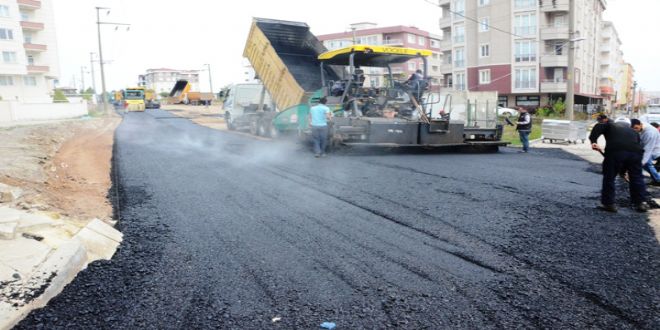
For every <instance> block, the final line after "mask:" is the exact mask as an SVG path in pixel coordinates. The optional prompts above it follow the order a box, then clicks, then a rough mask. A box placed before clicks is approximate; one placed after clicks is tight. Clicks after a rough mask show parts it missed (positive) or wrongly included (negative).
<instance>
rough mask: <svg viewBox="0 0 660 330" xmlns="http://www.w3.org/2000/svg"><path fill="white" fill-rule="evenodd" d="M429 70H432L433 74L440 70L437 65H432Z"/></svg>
mask: <svg viewBox="0 0 660 330" xmlns="http://www.w3.org/2000/svg"><path fill="white" fill-rule="evenodd" d="M431 70H433V72H438V70H440V68H439V67H438V66H437V65H433V66H431Z"/></svg>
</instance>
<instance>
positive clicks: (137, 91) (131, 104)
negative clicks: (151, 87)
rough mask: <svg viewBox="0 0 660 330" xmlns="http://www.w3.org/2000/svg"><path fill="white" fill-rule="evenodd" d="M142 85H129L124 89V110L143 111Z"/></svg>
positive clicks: (144, 106) (144, 107) (144, 105)
mask: <svg viewBox="0 0 660 330" xmlns="http://www.w3.org/2000/svg"><path fill="white" fill-rule="evenodd" d="M144 90H145V88H144V87H131V88H127V89H126V90H125V91H124V108H125V109H126V111H144V110H145V109H146V104H145V102H144Z"/></svg>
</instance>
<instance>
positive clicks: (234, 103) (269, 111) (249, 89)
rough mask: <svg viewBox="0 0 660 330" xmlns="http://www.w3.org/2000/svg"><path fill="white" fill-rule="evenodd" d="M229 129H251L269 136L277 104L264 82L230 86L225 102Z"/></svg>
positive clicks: (253, 131)
mask: <svg viewBox="0 0 660 330" xmlns="http://www.w3.org/2000/svg"><path fill="white" fill-rule="evenodd" d="M223 110H224V111H225V122H226V123H227V129H229V130H249V131H250V133H252V134H255V135H262V136H269V135H272V134H277V132H271V129H274V128H273V127H271V126H272V125H271V122H270V121H272V119H273V117H274V116H275V115H276V114H277V111H276V106H275V104H274V103H273V100H272V99H271V97H270V94H269V93H268V92H267V91H266V89H265V87H264V85H263V84H259V83H252V84H235V85H232V86H230V87H229V90H228V91H227V94H226V97H225V101H224V103H223Z"/></svg>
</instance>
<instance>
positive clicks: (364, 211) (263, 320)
mask: <svg viewBox="0 0 660 330" xmlns="http://www.w3.org/2000/svg"><path fill="white" fill-rule="evenodd" d="M115 148H116V149H115V153H114V169H115V170H116V172H117V174H118V179H117V180H116V181H115V185H116V187H117V188H118V190H119V201H118V202H117V201H115V210H116V213H117V215H118V216H119V217H120V222H119V225H118V228H119V229H120V230H121V231H122V232H123V233H124V235H125V236H124V243H123V244H122V245H121V248H120V250H118V251H117V253H116V255H115V257H114V258H113V259H112V260H111V261H102V262H96V263H93V264H91V265H90V266H89V267H88V269H86V270H85V271H83V272H81V273H80V274H79V275H78V277H77V278H76V279H75V280H74V282H72V283H71V284H70V285H69V286H68V287H67V288H66V289H65V290H64V292H63V293H62V294H60V295H59V296H58V297H56V298H55V299H53V300H52V301H51V302H50V303H49V305H48V307H46V308H44V309H42V310H38V311H34V312H33V313H31V314H30V315H29V316H28V317H27V318H26V319H25V320H24V321H23V322H22V323H21V324H20V325H19V326H18V327H17V328H18V329H34V328H47V329H58V328H61V329H65V328H66V329H76V328H108V329H109V328H112V329H126V328H154V329H177V328H178V329H183V328H186V329H190V328H231V329H265V328H276V329H294V328H302V329H315V328H318V327H319V325H320V324H321V323H322V322H326V321H328V322H335V323H336V324H337V327H338V329H357V328H374V329H382V328H388V327H392V328H399V329H420V328H427V329H443V328H469V329H476V328H511V327H522V328H529V327H547V328H618V329H625V328H649V329H652V328H655V329H658V328H660V280H659V279H660V246H659V243H658V241H657V240H656V239H655V237H654V233H653V231H652V229H651V228H650V227H649V225H648V223H647V222H646V215H641V214H637V213H634V212H633V211H632V210H630V209H626V208H625V207H623V208H622V210H621V211H620V212H619V213H618V214H605V213H600V212H599V211H597V210H596V209H595V205H596V203H597V201H598V196H599V186H600V176H599V174H598V173H596V172H597V171H596V169H597V167H595V166H591V165H589V164H588V163H586V162H584V161H581V160H578V159H575V158H573V157H571V156H569V155H567V154H564V153H562V152H561V151H559V150H545V149H544V150H542V151H533V152H532V153H530V154H518V153H516V152H515V151H514V150H512V149H507V148H504V149H503V150H502V151H500V152H499V153H491V154H473V153H455V152H454V153H452V152H445V153H397V154H393V153H389V152H385V153H377V152H371V153H363V152H361V151H343V152H341V153H337V154H331V155H330V156H329V157H327V158H321V159H315V158H313V157H312V156H311V152H310V151H308V150H305V148H304V147H302V146H300V145H297V144H294V143H288V142H287V143H285V142H281V141H280V142H276V141H263V140H258V139H254V138H252V137H249V136H246V135H241V134H236V133H232V132H222V131H217V130H212V129H209V128H205V127H201V126H198V125H196V124H193V123H191V122H190V121H188V120H187V119H182V118H179V117H175V116H173V115H171V114H170V113H167V112H164V111H160V110H158V111H149V112H147V113H129V114H128V115H127V116H126V117H125V119H124V121H123V123H122V124H121V126H120V127H119V129H118V130H117V132H116V145H115ZM111 194H114V190H113V191H111ZM620 197H621V198H620V202H621V203H622V204H625V203H626V202H625V201H626V199H627V196H625V194H620ZM278 318H279V319H278Z"/></svg>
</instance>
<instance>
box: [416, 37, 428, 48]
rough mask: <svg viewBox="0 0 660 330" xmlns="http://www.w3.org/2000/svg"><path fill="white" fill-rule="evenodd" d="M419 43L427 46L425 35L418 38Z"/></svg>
mask: <svg viewBox="0 0 660 330" xmlns="http://www.w3.org/2000/svg"><path fill="white" fill-rule="evenodd" d="M417 43H418V44H419V45H420V46H426V38H424V37H418V38H417Z"/></svg>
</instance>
